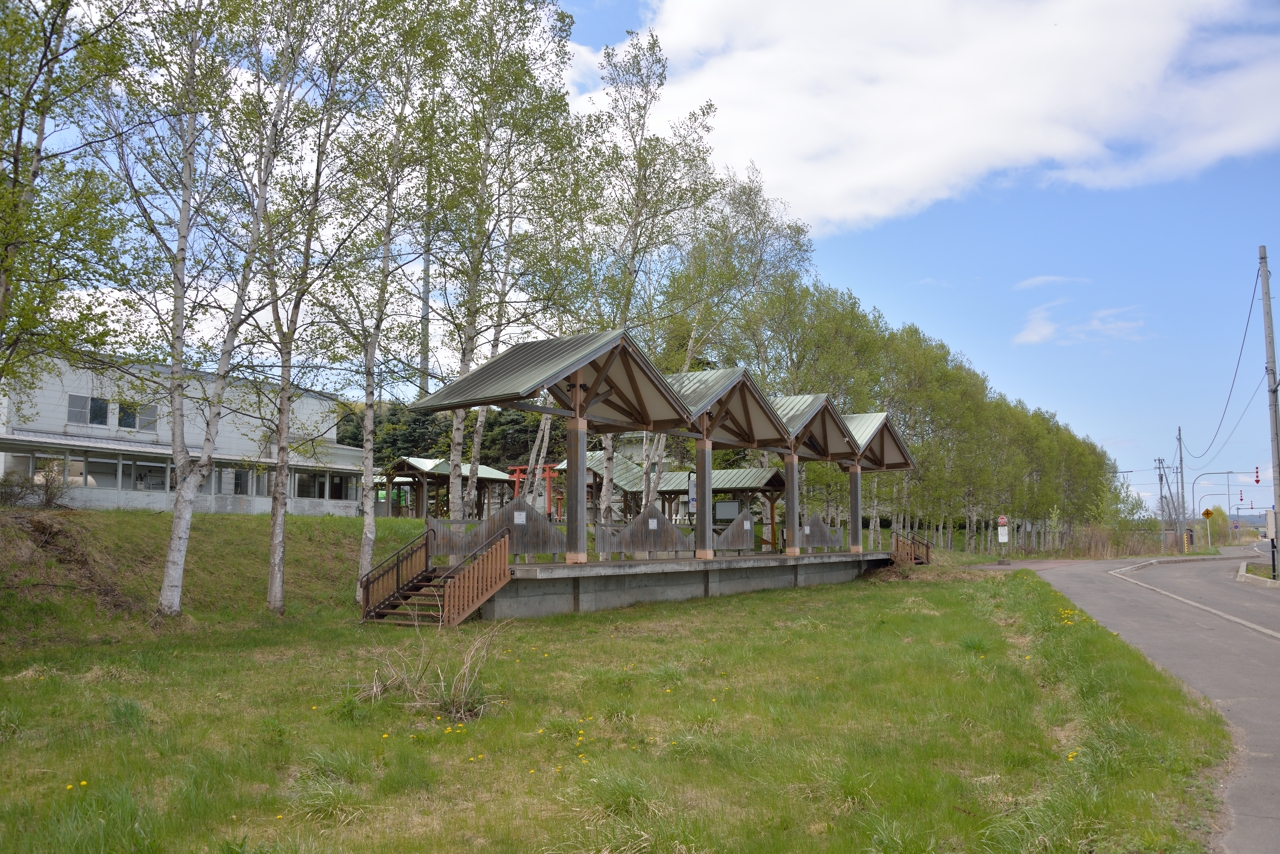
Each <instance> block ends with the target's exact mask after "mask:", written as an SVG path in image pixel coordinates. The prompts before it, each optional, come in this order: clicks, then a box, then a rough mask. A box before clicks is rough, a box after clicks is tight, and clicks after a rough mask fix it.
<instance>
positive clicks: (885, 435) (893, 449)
mask: <svg viewBox="0 0 1280 854" xmlns="http://www.w3.org/2000/svg"><path fill="white" fill-rule="evenodd" d="M844 423H845V425H846V426H848V428H849V432H850V433H852V434H853V436H854V438H855V439H857V441H858V446H859V447H860V448H861V449H862V453H861V455H860V462H861V464H862V467H863V469H865V470H869V471H894V470H897V471H902V470H905V469H913V468H915V467H916V463H915V460H913V459H912V458H911V452H910V451H908V450H907V443H906V442H904V441H902V437H901V436H900V435H899V434H898V429H897V428H896V427H894V426H893V422H892V421H890V420H889V415H888V413H886V412H865V413H863V414H861V415H846V416H845V417H844Z"/></svg>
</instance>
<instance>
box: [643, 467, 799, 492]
mask: <svg viewBox="0 0 1280 854" xmlns="http://www.w3.org/2000/svg"><path fill="white" fill-rule="evenodd" d="M689 475H690V472H687V471H668V472H663V473H662V482H661V484H660V485H659V487H658V491H659V492H663V493H667V494H670V493H673V492H685V491H687V490H688V488H689ZM785 483H786V481H785V480H784V478H783V476H782V470H781V469H778V468H774V467H772V466H770V467H768V468H748V469H712V470H711V491H712V492H745V491H751V492H758V491H762V490H766V489H767V490H769V491H773V490H781V489H782V488H783V486H784V484H785Z"/></svg>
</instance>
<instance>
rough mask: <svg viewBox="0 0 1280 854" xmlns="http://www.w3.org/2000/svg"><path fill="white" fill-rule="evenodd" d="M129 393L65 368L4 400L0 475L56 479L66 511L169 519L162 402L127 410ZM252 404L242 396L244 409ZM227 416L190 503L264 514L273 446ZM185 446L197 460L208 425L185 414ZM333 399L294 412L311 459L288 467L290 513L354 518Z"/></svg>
mask: <svg viewBox="0 0 1280 854" xmlns="http://www.w3.org/2000/svg"><path fill="white" fill-rule="evenodd" d="M132 397H134V395H132V394H131V393H130V391H129V386H128V385H125V384H121V383H120V382H117V381H116V380H115V379H113V378H111V377H109V376H105V375H104V374H102V373H96V372H91V371H87V370H81V369H77V368H69V367H65V366H64V369H63V370H62V372H61V373H60V374H51V375H49V376H47V377H45V379H44V381H43V382H42V384H41V385H40V387H39V388H37V389H36V390H35V391H34V392H33V393H32V394H31V395H29V396H28V397H26V398H24V400H23V402H22V405H21V406H18V405H17V403H16V402H15V401H13V400H10V399H9V398H7V397H4V396H0V471H3V472H5V473H7V472H11V471H17V472H22V473H24V474H26V475H28V476H31V477H35V476H36V475H37V473H40V476H41V477H45V476H55V477H62V478H63V479H64V480H65V481H66V482H67V483H68V484H69V485H70V487H71V488H70V489H69V490H68V491H67V495H66V497H65V498H64V499H63V500H64V502H65V503H66V504H68V505H70V506H72V507H79V508H84V509H113V508H122V509H140V510H158V511H162V510H172V509H173V495H172V490H173V488H174V485H175V478H174V473H173V454H172V442H171V433H170V430H171V427H172V424H171V419H170V418H169V417H168V407H167V405H166V402H165V401H158V402H155V403H136V402H130V400H131V398H132ZM249 400H250V399H249V398H248V397H247V395H246V396H245V399H244V401H243V402H244V403H246V404H247V403H248V401H249ZM235 408H237V409H239V410H241V412H239V413H228V414H226V415H224V417H223V418H222V421H221V422H220V424H219V430H218V441H217V445H216V447H215V450H214V454H213V459H214V463H215V469H214V472H213V474H212V476H211V477H209V478H207V479H206V480H205V482H204V484H203V485H202V486H201V488H200V494H199V495H197V496H196V504H195V510H196V512H197V513H268V512H270V510H271V486H272V483H273V482H274V478H275V445H274V442H273V441H272V434H271V431H270V429H269V428H268V427H266V426H265V425H264V422H263V421H261V420H258V419H255V418H252V417H249V416H248V415H245V414H243V412H244V411H246V410H248V409H249V406H247V405H243V406H239V407H235ZM186 409H187V415H186V422H187V423H186V430H185V433H186V439H187V447H188V448H190V450H191V453H192V454H193V455H198V454H199V452H200V447H201V445H202V443H203V440H204V422H203V419H202V416H201V412H200V408H199V407H198V406H197V405H196V403H195V402H192V403H191V404H190V405H188V406H187V407H186ZM337 420H338V412H337V406H336V401H335V400H334V399H333V398H330V397H327V396H325V395H320V394H315V393H310V392H308V393H304V394H303V395H302V396H301V397H299V398H298V399H297V400H296V401H295V402H294V405H293V421H294V424H295V431H294V435H295V444H299V445H303V446H305V447H306V448H307V454H306V455H305V456H303V455H295V456H294V457H293V459H291V460H290V473H289V512H290V513H296V514H299V515H303V516H323V515H326V514H332V515H335V516H354V515H356V514H357V513H358V512H359V483H360V457H361V452H360V449H359V448H351V447H347V446H345V445H339V444H337Z"/></svg>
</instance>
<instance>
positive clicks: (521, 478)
mask: <svg viewBox="0 0 1280 854" xmlns="http://www.w3.org/2000/svg"><path fill="white" fill-rule="evenodd" d="M535 468H537V466H535ZM507 471H509V472H511V476H512V477H513V478H515V481H516V483H515V494H516V495H519V494H520V484H522V483H524V482H525V481H526V480H528V479H529V477H530V475H529V473H528V471H529V467H528V466H507ZM559 474H560V472H558V471H555V470H554V469H552V467H551V466H542V480H543V481H544V484H543V485H544V486H545V487H546V488H545V489H544V490H543V491H544V492H545V493H546V496H547V513H548V514H550V513H551V481H552V479H553V478H555V477H557V476H559ZM558 503H559V502H557V504H558Z"/></svg>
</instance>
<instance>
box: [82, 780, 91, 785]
mask: <svg viewBox="0 0 1280 854" xmlns="http://www.w3.org/2000/svg"><path fill="white" fill-rule="evenodd" d="M80 785H81V786H87V785H89V781H88V780H81V781H80Z"/></svg>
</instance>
